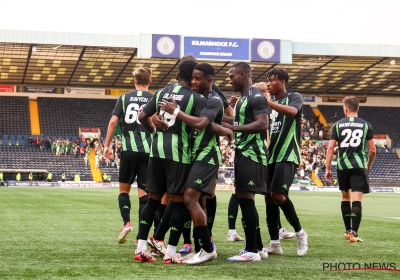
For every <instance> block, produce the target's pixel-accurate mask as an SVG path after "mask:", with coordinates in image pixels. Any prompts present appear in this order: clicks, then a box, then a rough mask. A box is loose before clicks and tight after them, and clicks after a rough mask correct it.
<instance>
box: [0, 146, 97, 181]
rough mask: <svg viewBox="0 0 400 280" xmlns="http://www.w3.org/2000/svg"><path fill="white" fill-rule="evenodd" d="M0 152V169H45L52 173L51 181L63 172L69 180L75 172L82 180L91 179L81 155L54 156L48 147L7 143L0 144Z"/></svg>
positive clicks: (89, 171)
mask: <svg viewBox="0 0 400 280" xmlns="http://www.w3.org/2000/svg"><path fill="white" fill-rule="evenodd" d="M0 154H1V157H0V169H33V168H34V169H46V170H47V171H49V172H51V173H53V181H60V180H61V175H62V173H63V172H65V173H66V175H67V180H69V181H73V177H74V175H75V174H76V173H79V174H80V176H81V180H82V181H92V180H93V179H92V173H91V170H90V167H89V166H85V164H84V161H83V157H74V156H72V155H61V156H55V155H54V154H53V153H51V151H50V149H44V150H43V151H41V150H40V149H39V148H35V147H29V146H9V145H0ZM13 179H14V178H13Z"/></svg>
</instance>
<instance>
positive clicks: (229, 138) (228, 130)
mask: <svg viewBox="0 0 400 280" xmlns="http://www.w3.org/2000/svg"><path fill="white" fill-rule="evenodd" d="M225 130H226V136H227V137H228V141H229V145H232V144H233V142H234V141H235V137H234V136H233V131H232V130H230V129H229V128H225Z"/></svg>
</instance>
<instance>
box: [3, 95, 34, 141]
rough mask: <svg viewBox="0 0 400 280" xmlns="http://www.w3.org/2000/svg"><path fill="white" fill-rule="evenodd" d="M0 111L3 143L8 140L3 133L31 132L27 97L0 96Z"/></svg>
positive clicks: (21, 133)
mask: <svg viewBox="0 0 400 280" xmlns="http://www.w3.org/2000/svg"><path fill="white" fill-rule="evenodd" d="M0 112H1V114H0V134H2V135H3V143H4V144H6V143H8V140H9V139H8V137H7V138H5V137H4V136H5V135H18V134H20V135H23V134H31V120H30V115H29V99H28V97H23V96H0ZM13 137H15V136H13ZM4 140H6V141H4ZM10 140H11V139H10Z"/></svg>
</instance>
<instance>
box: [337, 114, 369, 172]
mask: <svg viewBox="0 0 400 280" xmlns="http://www.w3.org/2000/svg"><path fill="white" fill-rule="evenodd" d="M372 138H373V131H372V127H371V125H370V124H369V123H368V122H367V121H365V120H364V119H361V118H359V117H345V118H343V119H341V120H339V121H337V122H336V123H335V124H334V125H333V130H332V136H331V139H334V140H337V141H338V143H339V150H338V169H339V170H341V169H351V168H366V163H367V156H366V155H367V153H366V150H365V145H366V140H369V139H372Z"/></svg>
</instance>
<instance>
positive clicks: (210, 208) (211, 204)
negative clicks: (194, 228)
mask: <svg viewBox="0 0 400 280" xmlns="http://www.w3.org/2000/svg"><path fill="white" fill-rule="evenodd" d="M206 212H207V226H208V230H209V231H210V236H212V228H213V225H214V219H215V213H216V212H217V197H216V196H214V197H213V198H211V199H206Z"/></svg>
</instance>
